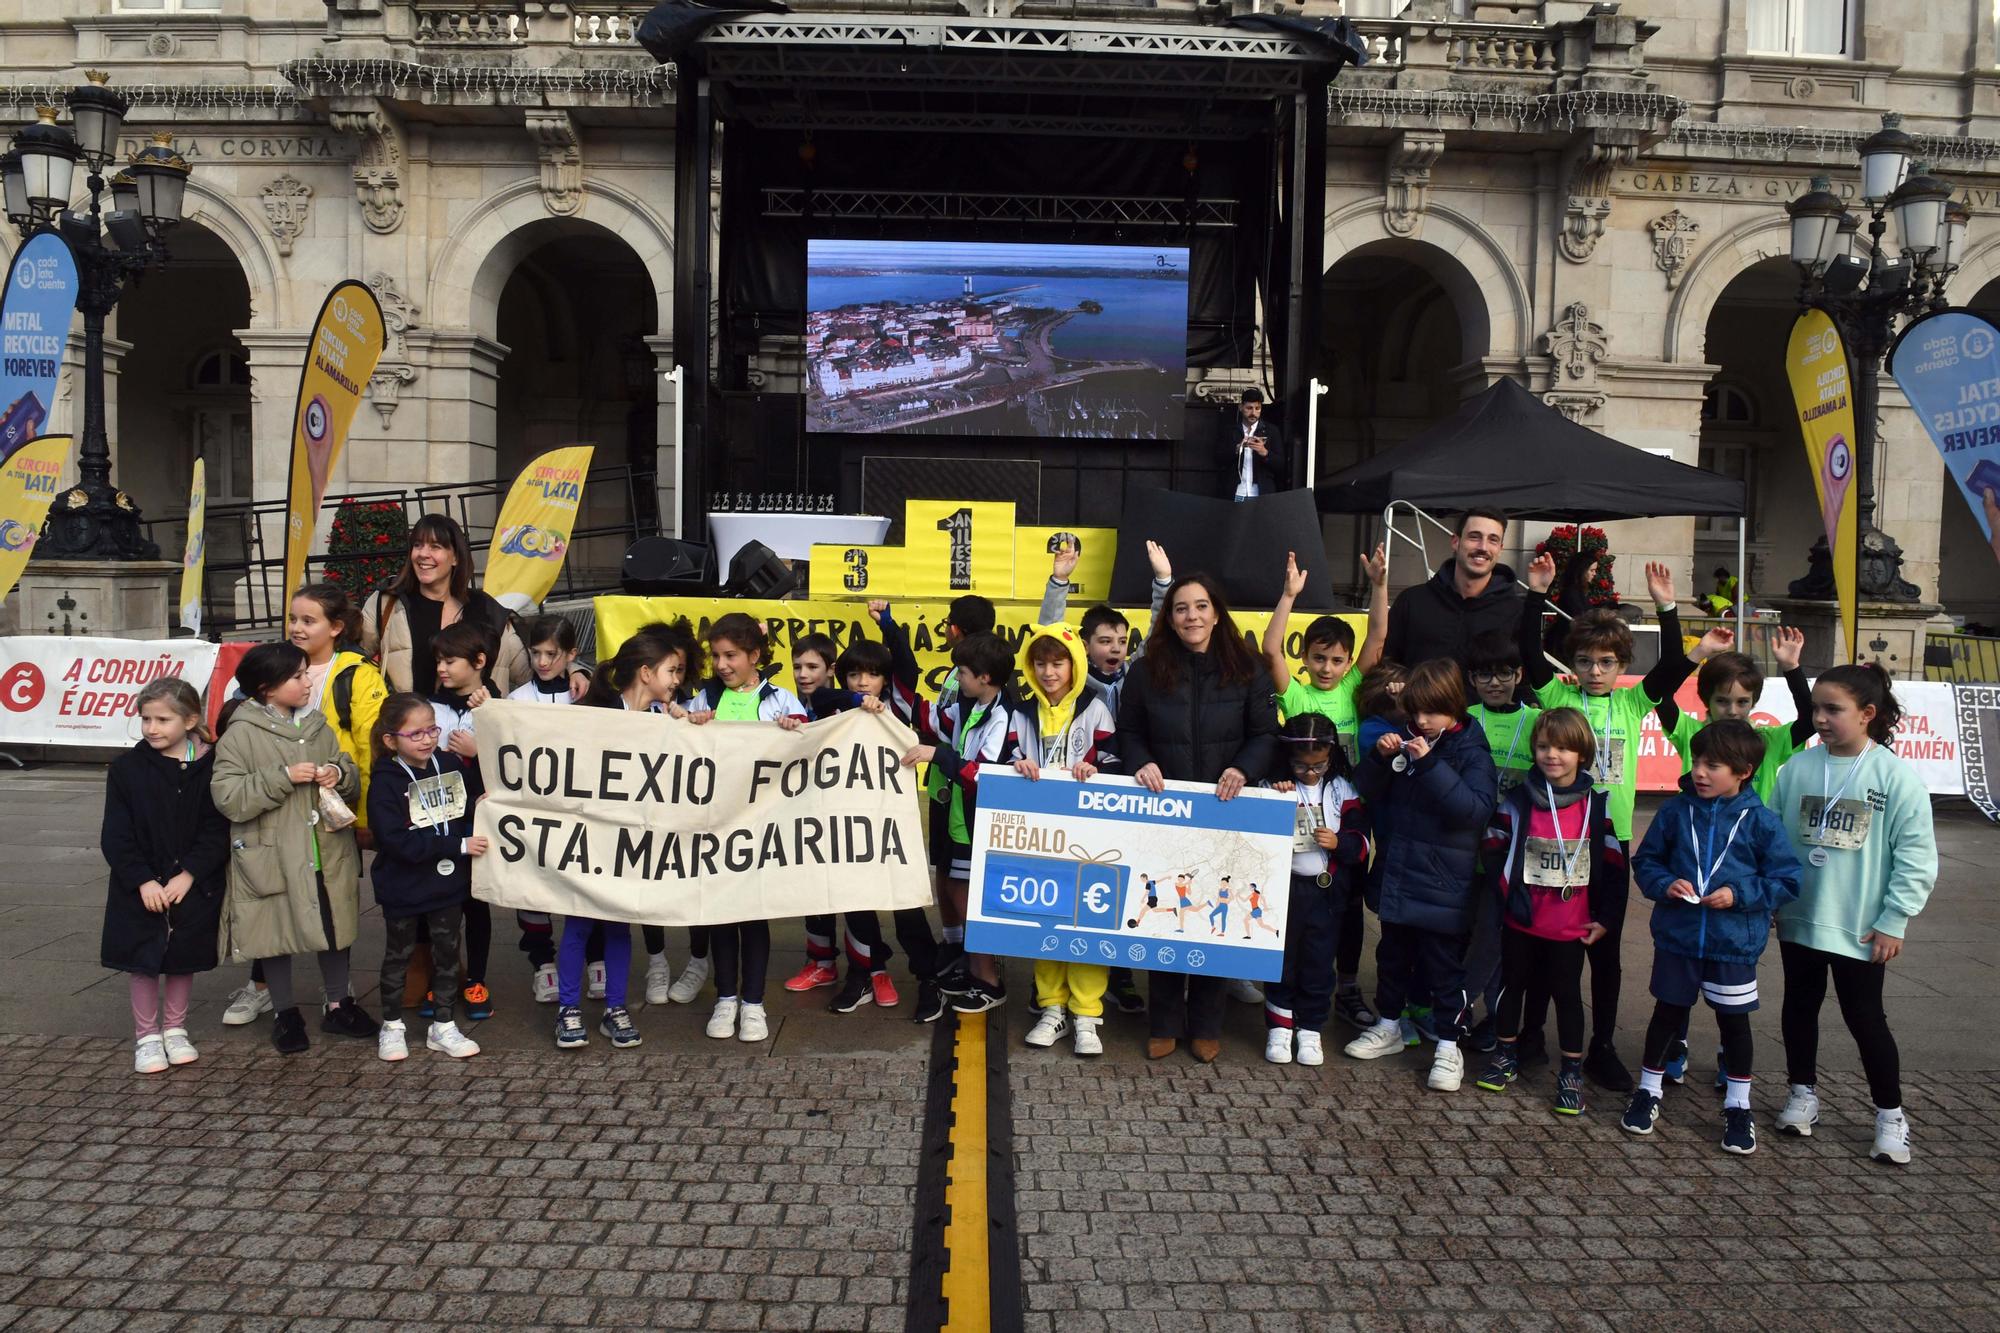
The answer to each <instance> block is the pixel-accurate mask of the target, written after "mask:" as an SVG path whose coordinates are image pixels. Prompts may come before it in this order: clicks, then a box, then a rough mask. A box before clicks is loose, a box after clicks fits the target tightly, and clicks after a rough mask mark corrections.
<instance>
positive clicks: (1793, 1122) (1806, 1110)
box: [1778, 1083, 1819, 1139]
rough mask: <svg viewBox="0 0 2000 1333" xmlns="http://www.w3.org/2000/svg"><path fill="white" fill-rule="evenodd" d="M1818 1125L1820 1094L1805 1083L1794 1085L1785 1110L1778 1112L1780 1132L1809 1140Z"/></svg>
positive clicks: (1786, 1099)
mask: <svg viewBox="0 0 2000 1333" xmlns="http://www.w3.org/2000/svg"><path fill="white" fill-rule="evenodd" d="M1818 1123H1819V1094H1818V1093H1817V1092H1815V1091H1813V1090H1812V1089H1811V1088H1809V1087H1807V1086H1806V1085H1805V1084H1803V1083H1794V1084H1792V1094H1791V1096H1789V1097H1787V1098H1785V1109H1784V1110H1782V1111H1780V1112H1778V1132H1779V1133H1780V1134H1791V1135H1794V1136H1795V1137H1798V1138H1801V1139H1809V1138H1811V1137H1812V1132H1813V1126H1814V1125H1817V1124H1818Z"/></svg>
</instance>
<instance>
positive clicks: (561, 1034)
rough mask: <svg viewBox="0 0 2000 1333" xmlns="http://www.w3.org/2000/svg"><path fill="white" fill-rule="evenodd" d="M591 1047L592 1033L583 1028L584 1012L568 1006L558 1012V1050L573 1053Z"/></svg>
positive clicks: (571, 1005) (570, 1005) (573, 1006)
mask: <svg viewBox="0 0 2000 1333" xmlns="http://www.w3.org/2000/svg"><path fill="white" fill-rule="evenodd" d="M588 1045H590V1033H589V1032H588V1031H587V1030H586V1029H585V1028H584V1026H583V1010H581V1009H579V1008H577V1007H576V1006H575V1005H573V1004H566V1005H564V1006H563V1007H562V1008H560V1009H558V1010H556V1049H557V1050H559V1051H573V1050H575V1049H576V1048H577V1047H579V1046H588Z"/></svg>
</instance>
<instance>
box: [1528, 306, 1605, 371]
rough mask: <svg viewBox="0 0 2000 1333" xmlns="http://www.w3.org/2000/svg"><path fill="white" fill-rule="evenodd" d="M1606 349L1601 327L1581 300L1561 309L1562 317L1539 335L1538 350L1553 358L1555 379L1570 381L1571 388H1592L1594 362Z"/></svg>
mask: <svg viewBox="0 0 2000 1333" xmlns="http://www.w3.org/2000/svg"><path fill="white" fill-rule="evenodd" d="M1610 346H1611V339H1610V337H1609V335H1607V334H1606V333H1605V332H1604V326H1603V325H1602V324H1599V323H1598V322H1597V321H1596V320H1593V319H1592V318H1591V317H1590V307H1589V306H1587V305H1585V304H1584V303H1583V302H1582V301H1572V302H1570V303H1569V304H1568V305H1566V306H1564V307H1563V312H1562V317H1561V318H1560V319H1558V320H1556V322H1555V324H1554V325H1553V326H1552V327H1551V328H1550V329H1549V331H1548V332H1547V333H1544V334H1543V335H1542V350H1544V351H1546V352H1547V353H1548V354H1549V355H1550V356H1552V357H1554V358H1555V362H1556V369H1557V375H1558V378H1559V379H1562V380H1567V381H1571V382H1572V383H1571V386H1570V387H1572V388H1575V387H1580V386H1584V385H1590V386H1595V385H1596V383H1597V363H1598V362H1600V361H1602V360H1603V359H1604V354H1605V352H1606V351H1608V350H1609V349H1610Z"/></svg>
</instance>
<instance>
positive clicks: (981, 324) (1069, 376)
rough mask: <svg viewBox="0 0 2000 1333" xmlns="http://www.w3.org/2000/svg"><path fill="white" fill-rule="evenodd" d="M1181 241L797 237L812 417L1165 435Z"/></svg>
mask: <svg viewBox="0 0 2000 1333" xmlns="http://www.w3.org/2000/svg"><path fill="white" fill-rule="evenodd" d="M1187 275H1188V252H1187V251H1186V250H1185V249H1175V248H1165V249H1162V248H1157V247H1155V248H1141V247H1134V246H1107V245H1004V244H985V243H956V242H900V241H892V242H884V241H820V240H815V241H812V242H810V244H809V247H808V253H807V273H806V304H807V313H806V328H805V352H806V369H807V375H806V384H807V387H806V426H807V429H808V430H811V431H815V432H855V433H882V432H891V431H898V432H902V431H907V432H912V433H922V434H928V435H996V434H1000V435H1034V436H1039V437H1042V438H1058V439H1107V440H1172V439H1178V438H1180V434H1181V413H1182V407H1183V403H1184V399H1185V393H1186V380H1187V280H1188V279H1187Z"/></svg>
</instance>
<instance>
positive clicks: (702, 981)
mask: <svg viewBox="0 0 2000 1333" xmlns="http://www.w3.org/2000/svg"><path fill="white" fill-rule="evenodd" d="M708 967H709V964H708V959H706V958H690V959H688V965H687V966H686V967H685V968H683V969H682V970H681V974H680V975H679V976H677V977H675V978H674V984H673V985H672V986H669V987H668V988H667V998H668V999H669V1000H672V1001H673V1002H674V1003H675V1004H693V1003H694V997H695V996H697V995H699V994H701V988H702V987H703V986H706V985H707V984H708Z"/></svg>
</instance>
